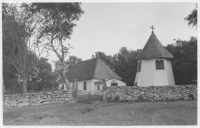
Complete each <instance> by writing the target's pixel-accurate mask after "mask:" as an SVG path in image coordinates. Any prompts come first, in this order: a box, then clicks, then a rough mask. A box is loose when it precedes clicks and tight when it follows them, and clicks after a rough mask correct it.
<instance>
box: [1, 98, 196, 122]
mask: <svg viewBox="0 0 200 128" xmlns="http://www.w3.org/2000/svg"><path fill="white" fill-rule="evenodd" d="M3 124H4V125H197V101H175V102H132V103H105V102H100V103H95V104H84V103H68V104H52V105H43V106H29V107H21V108H6V107H4V109H3Z"/></svg>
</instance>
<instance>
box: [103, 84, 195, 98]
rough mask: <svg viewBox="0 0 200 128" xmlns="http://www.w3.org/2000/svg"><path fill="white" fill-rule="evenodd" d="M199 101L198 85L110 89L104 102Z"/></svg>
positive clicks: (105, 95)
mask: <svg viewBox="0 0 200 128" xmlns="http://www.w3.org/2000/svg"><path fill="white" fill-rule="evenodd" d="M192 99H197V85H176V86H150V87H138V86H124V87H123V86H117V87H108V88H107V91H106V92H105V93H104V95H103V101H165V100H192Z"/></svg>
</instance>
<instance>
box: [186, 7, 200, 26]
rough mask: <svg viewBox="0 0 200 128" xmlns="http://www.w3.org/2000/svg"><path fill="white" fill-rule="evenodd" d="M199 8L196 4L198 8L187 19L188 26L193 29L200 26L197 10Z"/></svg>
mask: <svg viewBox="0 0 200 128" xmlns="http://www.w3.org/2000/svg"><path fill="white" fill-rule="evenodd" d="M197 7H198V6H197V4H196V7H195V9H194V10H192V12H191V13H190V14H189V15H188V16H187V17H186V18H185V20H187V21H188V25H189V26H192V27H194V26H195V27H196V28H197V27H198V25H197V10H198V8H197Z"/></svg>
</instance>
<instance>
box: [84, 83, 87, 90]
mask: <svg viewBox="0 0 200 128" xmlns="http://www.w3.org/2000/svg"><path fill="white" fill-rule="evenodd" d="M83 90H87V83H86V81H84V83H83Z"/></svg>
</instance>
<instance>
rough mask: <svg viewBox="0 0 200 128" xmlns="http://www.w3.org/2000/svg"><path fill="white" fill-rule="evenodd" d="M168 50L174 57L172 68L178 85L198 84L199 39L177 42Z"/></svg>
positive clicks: (192, 38)
mask: <svg viewBox="0 0 200 128" xmlns="http://www.w3.org/2000/svg"><path fill="white" fill-rule="evenodd" d="M166 49H167V50H168V51H169V52H171V53H172V54H173V56H174V59H173V60H172V68H173V72H174V78H175V82H176V84H177V85H181V84H196V83H197V38H194V37H191V39H190V40H188V41H187V40H180V39H178V40H176V43H175V44H170V45H167V47H166Z"/></svg>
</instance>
